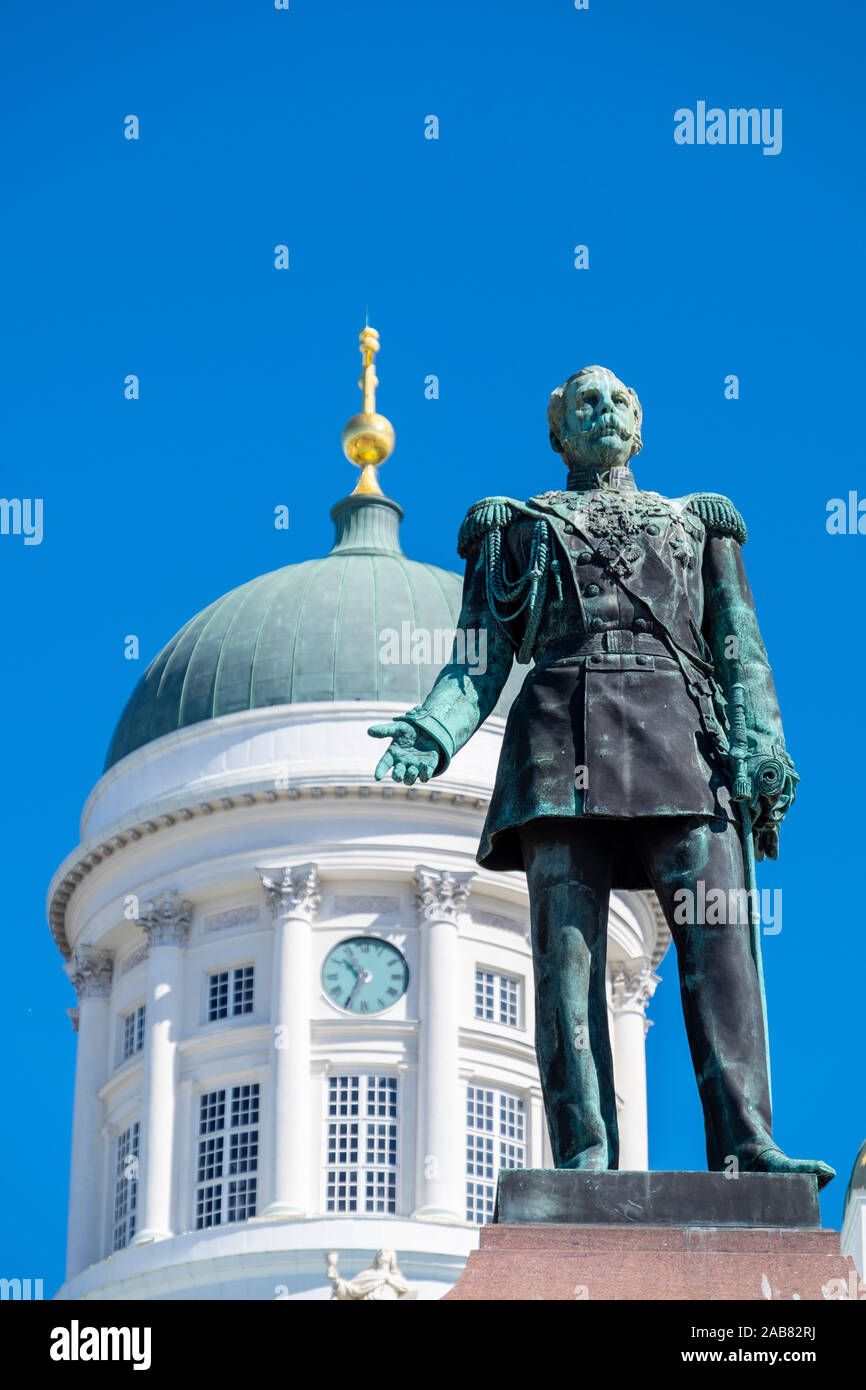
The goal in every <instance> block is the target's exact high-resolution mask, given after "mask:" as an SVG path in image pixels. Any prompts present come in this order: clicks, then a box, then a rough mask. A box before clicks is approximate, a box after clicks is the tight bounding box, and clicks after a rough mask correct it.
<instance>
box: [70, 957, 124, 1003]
mask: <svg viewBox="0 0 866 1390" xmlns="http://www.w3.org/2000/svg"><path fill="white" fill-rule="evenodd" d="M112 968H113V967H112V960H111V956H110V955H109V954H108V952H107V951H97V950H96V948H95V947H93V946H79V947H78V948H77V950H76V951H75V954H74V955H73V957H72V963H71V964H70V965H68V966H67V967H66V969H67V974H68V975H69V978H70V980H71V981H72V984H73V986H74V988H75V993H76V994H77V995H78V1002H79V1004H80V1003H81V1001H82V999H107V998H108V996H109V995H110V993H111V972H112Z"/></svg>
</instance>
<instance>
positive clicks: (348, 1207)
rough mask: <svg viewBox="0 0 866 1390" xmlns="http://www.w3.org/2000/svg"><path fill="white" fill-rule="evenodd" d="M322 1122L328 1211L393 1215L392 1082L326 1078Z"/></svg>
mask: <svg viewBox="0 0 866 1390" xmlns="http://www.w3.org/2000/svg"><path fill="white" fill-rule="evenodd" d="M327 1112H328V1113H327V1119H326V1122H325V1145H326V1150H327V1168H326V1172H325V1208H326V1210H327V1211H335V1212H349V1211H365V1212H375V1213H380V1212H381V1213H383V1214H385V1215H395V1214H396V1211H397V1152H398V1134H397V1120H398V1116H397V1078H396V1077H395V1076H378V1075H362V1076H331V1077H329V1078H328V1106H327Z"/></svg>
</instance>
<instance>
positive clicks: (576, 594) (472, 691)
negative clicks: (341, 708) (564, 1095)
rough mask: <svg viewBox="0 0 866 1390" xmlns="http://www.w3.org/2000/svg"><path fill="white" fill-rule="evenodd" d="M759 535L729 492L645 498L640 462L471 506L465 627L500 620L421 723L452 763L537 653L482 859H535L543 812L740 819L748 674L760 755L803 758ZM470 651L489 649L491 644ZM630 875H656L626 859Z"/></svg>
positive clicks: (442, 685)
mask: <svg viewBox="0 0 866 1390" xmlns="http://www.w3.org/2000/svg"><path fill="white" fill-rule="evenodd" d="M745 540H746V528H745V525H744V523H743V520H742V517H741V516H740V514H739V512H737V510H736V508H735V507H734V506H733V504H732V503H731V502H730V501H729V500H728V499H727V498H725V497H721V496H719V495H718V494H707V493H698V494H693V495H691V496H689V497H685V498H679V499H668V498H664V497H661V496H659V495H658V494H656V493H652V492H642V491H639V490H638V489H637V487H636V486H635V483H634V478H633V475H632V473H631V471H630V469H628V468H617V469H612V470H611V472H610V473H609V474H608V475H605V476H603V477H601V478H600V477H599V475H597V474H596V473H595V472H594V471H593V472H591V473H588V474H576V473H575V472H572V473H571V474H570V475H569V488H568V490H567V491H562V492H548V493H543V494H541V495H539V496H536V497H533V498H531V499H530V500H529V501H528V502H525V503H521V502H517V501H514V500H513V499H510V498H486V499H484V500H483V501H482V502H479V503H476V504H475V506H474V507H472V508H471V509H470V511H469V513H468V515H467V517H466V520H465V521H464V523H463V526H462V528H461V532H460V538H459V543H458V550H459V553H460V554H461V555H462V556H463V558H464V559H465V560H466V575H465V581H464V590H463V605H462V609H461V613H460V618H459V627H460V629H461V630H463V632H464V633H465V634H467V636H468V634H469V633H470V632H473V631H474V632H475V633H476V634H477V633H479V632H480V631H482V630H483V631H486V634H487V661H486V669H484V670H483V671H482V670H481V669H480V667H473V666H472V665H469V664H466V663H465V662H458V661H456V660H454V659H452V661H451V662H450V663H449V665H447V666H445V667H444V668H443V670H442V671H441V672H440V674H439V677H438V678H437V680H436V683H435V685H434V687H433V689H432V691H431V692H430V694H429V695H428V697H427V699H426V700H425V701H424V703H423V704H422V705H420V706H418V707H417V708H415V709H413V710H410V711H409V712H408V713H407V715H406V716H405V718H406V719H408V721H409V722H410V723H412V724H414V725H415V726H416V727H418V728H419V729H423V730H424V731H425V732H426V733H427V734H428V735H430V736H431V737H432V738H433V739H434V740H435V742H436V743H437V744H438V745H439V748H440V754H441V756H440V762H439V766H438V768H437V772H442V771H444V770H445V768H446V767H447V765H448V762H449V761H450V759H451V757H452V756H453V754H454V752H455V751H456V750H457V749H459V748H460V747H462V745H463V744H464V743H465V742H466V741H467V739H469V738H470V737H471V735H472V734H473V733H474V731H475V730H476V729H477V728H478V726H479V725H480V724H481V723H482V722H483V721H484V720H485V719H486V717H487V716H488V714H489V713H490V712H491V711H492V709H493V708H494V706H495V704H496V702H497V700H498V699H499V696H500V694H501V693H502V689H503V687H504V685H505V682H506V680H507V678H508V675H509V672H510V670H511V666H512V662H513V661H515V659H516V660H517V661H520V662H523V663H527V664H528V663H530V662H534V665H533V666H532V669H531V670H530V672H529V674H528V675H527V678H526V680H525V681H524V683H523V686H522V688H521V690H520V693H519V695H518V696H517V699H516V700H515V701H514V703H513V705H512V708H511V711H510V713H509V716H508V720H507V724H506V730H505V738H504V742H503V747H502V752H501V755H500V762H499V769H498V773H497V780H496V785H495V788H494V792H493V796H492V798H491V803H490V808H489V812H488V816H487V820H486V823H485V826H484V831H483V833H482V838H481V844H480V847H479V851H478V862H479V863H481V864H482V865H484V866H485V867H488V868H492V869H503V870H505V869H520V868H522V867H523V860H522V855H521V851H520V841H519V836H518V834H517V828H518V827H519V826H520V825H522V824H524V823H525V822H526V821H528V820H531V819H533V818H534V817H538V816H567V817H575V818H582V817H593V818H599V817H600V818H615V819H618V820H621V819H627V818H630V817H635V816H674V815H692V816H693V815H699V816H706V817H713V818H715V817H723V818H726V819H734V816H733V814H732V809H731V794H730V772H729V768H728V764H727V758H726V753H727V749H728V737H727V724H728V721H727V716H726V700H727V696H728V694H729V691H730V687H731V684H732V682H733V680H734V679H735V678H736V673H737V672H738V671H740V670H741V672H742V676H743V677H744V683H745V687H746V722H747V729H748V736H749V746H750V749H751V750H752V751H756V752H758V753H766V754H767V755H772V756H776V757H780V758H783V759H784V761H785V763H786V764H788V765H790V760H789V759H788V758H787V754H786V753H785V744H784V735H783V732H782V725H781V717H780V714H779V708H778V702H777V699H776V692H775V688H774V685H773V678H772V674H771V671H770V666H769V663H768V660H767V654H766V651H765V648H764V644H763V641H762V639H761V634H760V631H759V629H758V623H757V619H756V616H755V611H754V604H753V600H752V595H751V591H750V588H749V584H748V580H747V578H746V574H745V570H744V568H743V561H742V555H741V547H742V545H743V543H744V542H745ZM465 649H466V650H470V651H472V652H475V653H477V652H478V650H479V643H478V640H477V638H476V640H475V642H474V643H472V642H469V641H468V640H467V642H466V643H465ZM457 650H458V648H457V647H455V654H456V652H457ZM738 662H739V665H737V663H738ZM614 886H615V887H620V888H636V887H645V886H647V884H646V880H645V877H644V874H643V871H642V869H641V868H640V867H639V866H638V865H636V864H629V863H626V862H623V863H622V864H621V865H618V866H615V871H614Z"/></svg>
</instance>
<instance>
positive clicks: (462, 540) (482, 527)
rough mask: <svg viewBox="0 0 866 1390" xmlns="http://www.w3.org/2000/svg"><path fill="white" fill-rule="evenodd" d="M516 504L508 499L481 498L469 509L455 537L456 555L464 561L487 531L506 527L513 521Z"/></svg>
mask: <svg viewBox="0 0 866 1390" xmlns="http://www.w3.org/2000/svg"><path fill="white" fill-rule="evenodd" d="M518 505H519V504H518V503H516V502H512V501H511V499H510V498H509V497H482V499H481V501H480V502H476V503H475V504H474V506H471V507H470V508H469V511H468V512H467V513H466V518H465V520H464V522H463V525H462V526H461V527H460V531H459V533H458V535H457V554H458V555H459V556H460V558H461V560H465V559H466V558H467V557H468V555H469V553H470V551H472V550H473V549H474V548H475V546H476V545H478V543H479V541H482V540H483V539H484V537H485V536H486V535H487V533H488V531H492V530H494V528H496V529H498V528H500V527H503V526H507V525H508V523H509V522H510V521H512V520H513V519H514V516H515V514H516V510H517V507H518Z"/></svg>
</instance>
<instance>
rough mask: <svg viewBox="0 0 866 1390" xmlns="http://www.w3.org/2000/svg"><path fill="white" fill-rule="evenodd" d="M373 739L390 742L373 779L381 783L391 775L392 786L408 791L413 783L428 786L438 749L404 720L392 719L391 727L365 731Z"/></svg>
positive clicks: (378, 727) (431, 741)
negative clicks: (389, 740)
mask: <svg viewBox="0 0 866 1390" xmlns="http://www.w3.org/2000/svg"><path fill="white" fill-rule="evenodd" d="M367 733H368V734H370V736H371V737H372V738H390V739H392V740H393V742H392V743H391V746H390V748H388V749H387V750H386V751H385V752H384V753H383V754H382V756H381V758H380V759H379V761H378V763H377V764H376V772H375V777H376V781H377V782H381V780H382V778H383V777H386V776H387V774H388V772H389V771H390V772H391V776H392V777H393V779H394V781H395V782H405V784H406V786H407V787H411V785H412V783H413V782H416V781H419V780H420V781H421V782H427V781H428V780H429V779H430V778H431V777H432V776H433V774H434V773H435V771H436V769H437V767H438V766H439V759H440V756H441V750H440V748H439V745H438V744H437V743H435V742H434V741H433V739H432V738H430V737H429V736H428V735H427V734H425V733H423V732H422V731H421V730H420V729H416V728H415V726H414V724H407V723H406V721H405V720H403V719H395V720H394V722H393V723H391V724H374V725H373V726H372V728H370V729H368V730H367Z"/></svg>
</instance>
